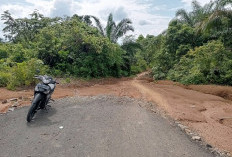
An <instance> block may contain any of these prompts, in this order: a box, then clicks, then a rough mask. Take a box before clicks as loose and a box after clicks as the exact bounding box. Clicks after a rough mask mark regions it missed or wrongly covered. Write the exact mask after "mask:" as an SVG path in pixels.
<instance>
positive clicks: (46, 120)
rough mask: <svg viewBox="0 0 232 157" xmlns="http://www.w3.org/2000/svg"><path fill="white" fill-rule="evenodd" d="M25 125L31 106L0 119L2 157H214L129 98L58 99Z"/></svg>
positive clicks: (0, 154) (177, 129)
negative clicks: (47, 109) (46, 110)
mask: <svg viewBox="0 0 232 157" xmlns="http://www.w3.org/2000/svg"><path fill="white" fill-rule="evenodd" d="M51 105H52V108H50V109H49V111H48V112H47V113H46V112H45V111H40V112H38V113H37V115H36V117H35V119H34V121H33V122H32V123H30V124H27V123H26V114H27V111H28V109H29V107H24V108H21V109H18V110H16V111H15V112H10V113H7V114H4V115H1V116H0V129H1V134H0V145H1V147H0V156H1V157H15V156H17V157H27V156H28V157H39V156H42V157H48V156H49V157H57V156H59V157H72V156H73V157H77V156H80V157H156V156H157V157H213V156H214V155H213V154H211V153H209V152H208V151H207V150H206V149H204V148H201V147H199V146H198V144H196V143H194V142H192V141H191V140H190V139H189V138H188V137H187V136H186V135H185V134H184V133H183V132H181V131H180V129H179V128H178V127H176V126H174V125H170V123H171V124H172V122H170V121H168V120H166V119H164V118H162V117H161V116H160V115H158V114H157V113H153V112H150V111H148V110H147V109H146V107H141V106H146V105H149V104H146V103H145V102H142V101H138V100H135V99H131V98H127V97H121V98H120V97H113V96H95V97H73V98H65V99H60V100H57V101H56V102H54V103H52V104H51Z"/></svg>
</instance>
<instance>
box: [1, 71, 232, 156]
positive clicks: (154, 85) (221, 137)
mask: <svg viewBox="0 0 232 157" xmlns="http://www.w3.org/2000/svg"><path fill="white" fill-rule="evenodd" d="M32 94H33V90H32V89H28V90H21V91H8V90H6V89H4V88H0V101H1V102H3V101H4V100H5V99H7V100H8V101H7V102H6V103H4V104H3V103H2V104H0V112H6V111H7V110H8V107H9V106H12V105H13V106H18V107H20V106H24V105H29V104H30V99H31V97H32ZM103 94H104V95H113V96H118V97H123V96H127V97H130V98H135V99H139V100H140V99H142V100H145V101H151V102H153V103H155V104H157V105H158V108H159V109H160V110H163V111H164V112H165V113H166V114H167V115H169V116H170V117H172V118H173V119H174V120H176V121H179V122H181V123H182V124H184V125H186V126H188V130H189V129H190V130H192V131H194V132H196V133H198V134H199V135H200V136H201V137H202V139H203V141H206V142H207V143H209V144H210V145H212V146H214V147H216V148H219V149H220V150H222V151H224V150H225V151H229V152H231V153H232V102H231V100H232V87H229V86H228V87H226V86H216V85H198V86H196V85H191V86H187V87H186V86H183V85H180V84H178V83H174V82H171V81H157V82H153V81H152V80H151V79H150V78H149V77H147V76H146V75H144V73H143V74H142V75H139V76H137V77H136V78H122V79H115V78H113V79H112V78H110V79H100V80H95V81H87V82H86V81H84V82H83V81H82V82H79V81H78V82H75V81H74V82H73V81H72V82H71V83H69V84H63V85H59V86H57V88H56V90H55V93H54V95H53V98H55V99H57V98H63V97H69V96H98V95H103ZM11 98H18V101H17V102H14V101H9V100H10V99H11Z"/></svg>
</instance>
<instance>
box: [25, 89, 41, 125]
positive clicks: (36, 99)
mask: <svg viewBox="0 0 232 157" xmlns="http://www.w3.org/2000/svg"><path fill="white" fill-rule="evenodd" d="M41 100H42V95H41V94H36V95H35V97H34V99H33V101H32V103H31V107H30V109H29V111H28V113H27V122H31V120H32V118H33V117H34V115H35V113H36V109H37V108H38V107H39V103H40V102H41Z"/></svg>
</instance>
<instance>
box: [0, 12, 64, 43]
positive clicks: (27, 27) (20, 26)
mask: <svg viewBox="0 0 232 157" xmlns="http://www.w3.org/2000/svg"><path fill="white" fill-rule="evenodd" d="M1 19H2V20H3V21H5V22H4V24H5V25H6V26H5V27H4V28H3V32H4V33H5V34H4V36H5V38H6V39H7V40H9V41H13V42H19V41H26V42H30V41H33V40H34V39H35V35H36V34H38V33H39V30H40V29H42V28H44V27H46V26H48V25H52V24H54V23H56V22H58V21H59V20H60V18H48V17H44V16H43V15H42V14H40V13H39V12H38V11H37V10H35V11H34V12H33V13H32V14H30V18H18V19H14V18H13V17H12V16H11V14H10V13H9V11H8V10H7V11H4V13H3V14H2V16H1Z"/></svg>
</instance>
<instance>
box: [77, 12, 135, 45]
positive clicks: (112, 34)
mask: <svg viewBox="0 0 232 157" xmlns="http://www.w3.org/2000/svg"><path fill="white" fill-rule="evenodd" d="M81 19H82V21H84V22H86V23H87V24H89V25H91V26H93V24H92V21H91V19H93V20H94V21H95V23H96V28H97V29H98V30H99V32H100V33H101V34H102V35H103V36H105V37H107V38H109V40H110V41H111V42H113V43H116V42H117V41H118V39H119V38H120V37H122V36H124V35H125V34H126V33H127V32H128V31H134V28H133V26H132V25H131V24H132V21H131V20H130V19H128V18H125V19H122V20H121V21H120V22H119V23H118V24H116V23H115V21H114V20H113V14H112V13H110V14H109V16H108V20H107V25H106V27H105V28H103V26H102V24H101V22H100V20H99V19H98V18H97V17H95V16H91V15H85V16H82V17H81Z"/></svg>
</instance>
